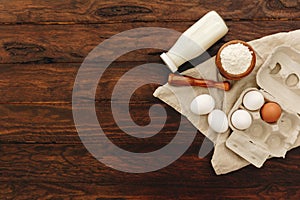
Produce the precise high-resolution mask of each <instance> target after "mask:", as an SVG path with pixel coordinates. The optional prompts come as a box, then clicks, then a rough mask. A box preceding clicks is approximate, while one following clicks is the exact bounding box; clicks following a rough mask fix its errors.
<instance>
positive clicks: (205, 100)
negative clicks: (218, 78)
mask: <svg viewBox="0 0 300 200" xmlns="http://www.w3.org/2000/svg"><path fill="white" fill-rule="evenodd" d="M214 108H215V100H214V98H213V97H212V96H210V95H208V94H202V95H199V96H197V97H196V98H195V99H194V100H193V101H192V103H191V105H190V109H191V111H192V112H193V113H194V114H196V115H207V114H208V113H210V112H211V111H212V110H213V109H214Z"/></svg>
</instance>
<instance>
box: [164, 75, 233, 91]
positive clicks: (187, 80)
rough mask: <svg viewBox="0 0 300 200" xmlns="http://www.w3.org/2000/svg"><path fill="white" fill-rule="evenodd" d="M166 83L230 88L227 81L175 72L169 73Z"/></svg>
mask: <svg viewBox="0 0 300 200" xmlns="http://www.w3.org/2000/svg"><path fill="white" fill-rule="evenodd" d="M168 83H169V84H170V85H172V86H200V87H206V88H218V89H221V90H225V91H228V90H230V83H229V82H228V81H224V82H216V81H211V80H205V79H196V78H193V77H190V76H182V75H177V74H170V75H169V79H168Z"/></svg>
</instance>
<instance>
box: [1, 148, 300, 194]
mask: <svg viewBox="0 0 300 200" xmlns="http://www.w3.org/2000/svg"><path fill="white" fill-rule="evenodd" d="M197 147H198V145H197V144H196V143H195V144H194V145H192V146H191V148H190V149H189V150H188V151H187V152H186V153H185V155H184V156H183V157H181V158H180V159H179V160H177V161H176V162H174V163H173V164H172V165H170V166H168V167H167V168H164V169H162V170H159V171H157V172H151V173H147V174H128V173H123V172H118V171H115V170H112V169H110V168H107V167H105V166H104V165H103V164H101V163H100V162H98V161H97V160H95V159H94V158H93V157H92V156H91V155H90V154H89V153H88V152H87V151H86V149H85V148H84V147H83V146H78V145H42V144H31V145H29V144H28V145H17V146H16V145H12V144H7V145H1V160H0V163H1V173H2V175H1V183H3V182H4V185H7V186H6V187H7V188H6V189H5V188H4V189H5V190H4V191H3V190H2V191H1V192H2V193H4V192H6V193H8V194H9V193H10V192H11V193H12V194H9V195H14V194H15V195H16V194H19V193H23V192H24V195H30V194H28V191H27V190H29V189H30V187H31V185H33V186H34V188H35V187H38V186H37V185H40V186H39V189H42V190H46V188H48V192H54V194H53V195H55V196H57V195H59V193H62V194H61V195H65V196H67V195H70V194H67V193H68V190H70V189H71V188H72V187H74V188H75V189H74V190H78V187H79V186H80V185H82V188H81V189H82V190H86V189H87V188H86V187H87V186H88V185H91V186H93V187H95V188H99V189H101V188H102V189H103V190H95V191H94V192H95V193H94V192H91V193H90V194H87V193H81V194H78V193H77V192H74V194H75V195H96V194H98V195H107V197H108V196H109V195H111V198H114V197H115V196H114V195H116V194H118V195H116V196H124V198H125V199H127V198H129V199H132V198H140V196H141V197H143V195H146V196H147V195H150V194H148V192H151V191H152V195H154V196H158V197H164V195H166V196H169V195H170V193H169V192H168V191H170V190H174V191H173V192H171V193H174V195H176V196H178V197H179V196H180V195H182V196H183V197H184V196H185V195H187V196H188V195H192V196H191V197H193V198H197V197H199V196H204V197H206V196H207V197H208V196H210V197H212V198H216V197H220V196H222V197H223V196H224V197H228V198H229V197H232V198H254V197H261V198H262V197H264V198H267V197H271V196H273V197H275V196H276V197H280V198H285V199H294V198H296V197H297V196H299V190H297V188H298V187H299V182H297V181H296V180H299V178H300V177H299V174H300V173H299V163H298V162H295V161H296V160H298V159H299V149H297V150H294V151H292V152H290V153H289V154H288V156H287V158H286V159H285V160H283V159H272V161H269V162H267V163H266V165H265V166H264V167H263V169H261V170H257V169H255V168H254V167H252V166H249V167H246V168H244V169H242V170H240V171H239V172H235V173H233V174H229V175H224V176H215V175H214V173H213V171H212V169H211V168H210V167H209V165H210V164H209V157H207V158H205V159H202V160H201V159H198V158H197V157H196V155H195V152H196V151H197V149H198V148H197ZM178 169H180V170H182V171H184V173H178ZM250 177H253V178H250ZM5 182H6V183H5ZM26 182H29V183H30V184H28V186H25V185H24V186H23V187H25V188H24V190H20V189H19V187H20V186H19V187H18V186H17V185H18V184H22V183H23V184H25V183H26ZM35 184H37V185H35ZM1 185H2V184H1ZM9 185H10V186H9ZM46 185H48V187H47V186H46ZM62 185H65V186H62ZM76 185H77V187H76ZM59 186H62V187H61V188H60V189H58V188H59ZM1 187H2V188H3V187H4V186H3V185H2V186H1ZM15 187H16V188H15ZM28 187H29V188H28ZM40 187H41V188H40ZM44 187H46V188H44ZM69 187H71V188H69ZM107 187H108V188H107ZM166 187H167V188H168V189H169V190H165V188H166ZM34 188H32V189H33V192H34V193H39V192H38V191H35V190H37V189H38V188H36V189H34ZM68 188H69V189H68ZM105 188H106V189H109V188H111V189H110V190H108V191H107V190H105ZM158 188H161V189H158ZM129 189H130V190H129ZM65 190H66V191H65ZM140 190H146V191H148V190H149V191H148V192H146V191H140ZM175 190H176V191H175ZM240 190H243V191H242V192H240ZM79 191H81V190H79ZM79 191H78V192H79ZM112 191H115V192H116V194H109V192H112ZM26 193H27V194H26ZM39 194H40V193H39ZM35 195H37V194H35ZM40 195H41V194H40ZM127 195H130V196H128V197H127ZM135 196H136V197H135ZM176 196H174V198H176ZM130 197H131V198H130ZM165 198H167V197H165Z"/></svg>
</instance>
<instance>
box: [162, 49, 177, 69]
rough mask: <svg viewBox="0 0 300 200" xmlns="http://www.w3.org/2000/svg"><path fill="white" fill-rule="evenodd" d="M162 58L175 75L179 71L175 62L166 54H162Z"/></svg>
mask: <svg viewBox="0 0 300 200" xmlns="http://www.w3.org/2000/svg"><path fill="white" fill-rule="evenodd" d="M160 57H161V59H162V60H163V61H164V62H165V63H166V65H167V66H168V67H169V68H170V70H171V71H172V72H173V73H174V72H176V71H177V66H176V64H175V63H174V62H173V60H172V59H171V58H170V57H169V56H168V55H167V54H166V53H162V54H161V55H160Z"/></svg>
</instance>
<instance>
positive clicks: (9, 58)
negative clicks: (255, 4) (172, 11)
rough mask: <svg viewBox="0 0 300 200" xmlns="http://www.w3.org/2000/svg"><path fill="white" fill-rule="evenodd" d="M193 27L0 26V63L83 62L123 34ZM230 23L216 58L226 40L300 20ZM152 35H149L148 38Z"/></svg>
mask: <svg viewBox="0 0 300 200" xmlns="http://www.w3.org/2000/svg"><path fill="white" fill-rule="evenodd" d="M192 24H193V22H153V23H125V24H122V23H119V24H105V25H103V24H92V25H18V26H15V25H6V26H0V32H1V35H0V64H1V63H4V64H10V63H14V64H18V63H19V64H44V63H46V64H47V63H82V62H83V60H84V58H85V57H86V56H87V55H88V53H89V52H90V51H91V50H93V49H94V48H95V47H96V46H97V45H98V44H100V43H101V42H103V41H104V40H105V39H108V38H110V37H111V36H113V35H115V34H117V33H120V32H122V31H125V30H130V29H133V28H139V27H162V28H170V29H174V30H176V31H180V32H183V31H185V30H186V29H187V28H188V27H189V26H191V25H192ZM227 24H228V27H229V29H230V31H229V33H228V34H227V35H226V36H225V37H224V38H223V39H222V40H221V42H220V43H218V44H216V45H215V46H214V47H213V48H212V50H211V51H210V53H211V54H212V55H215V54H216V52H217V49H218V48H219V47H220V45H221V44H223V43H224V42H226V41H230V40H233V39H241V40H245V41H249V40H253V39H257V38H260V37H263V36H266V35H269V34H274V33H277V32H282V31H291V30H295V29H299V28H300V21H237V22H228V23H227ZM253 30H254V31H253ZM152 34H153V33H148V36H151V35H152ZM148 36H147V35H143V36H141V35H139V37H141V38H139V41H143V40H145V42H149V39H148ZM163 38H165V39H164V42H165V43H166V44H167V45H166V48H169V47H171V46H172V45H171V44H173V43H174V42H175V41H176V39H177V37H171V36H166V37H163ZM121 39H122V40H123V42H126V41H128V40H130V38H126V37H124V38H121ZM147 39H148V40H147ZM81 41H84V42H81ZM127 45H131V43H129V44H127ZM132 45H134V44H132ZM161 52H162V50H157V49H148V50H140V51H136V52H131V53H128V54H126V55H124V56H121V57H120V58H118V60H117V61H146V62H161V61H160V58H159V55H160V53H161Z"/></svg>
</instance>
